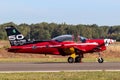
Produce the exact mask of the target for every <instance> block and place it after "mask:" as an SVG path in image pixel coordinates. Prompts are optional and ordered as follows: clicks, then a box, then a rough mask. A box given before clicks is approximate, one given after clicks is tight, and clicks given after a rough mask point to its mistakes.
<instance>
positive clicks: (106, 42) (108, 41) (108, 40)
mask: <svg viewBox="0 0 120 80" xmlns="http://www.w3.org/2000/svg"><path fill="white" fill-rule="evenodd" d="M114 42H116V40H113V39H104V43H105V45H106V46H108V45H109V44H112V43H114Z"/></svg>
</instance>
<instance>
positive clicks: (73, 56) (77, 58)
mask: <svg viewBox="0 0 120 80" xmlns="http://www.w3.org/2000/svg"><path fill="white" fill-rule="evenodd" d="M70 51H71V52H72V54H71V56H70V57H68V62H69V63H80V62H81V56H80V55H79V56H76V53H75V50H74V48H70Z"/></svg>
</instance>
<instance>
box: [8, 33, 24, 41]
mask: <svg viewBox="0 0 120 80" xmlns="http://www.w3.org/2000/svg"><path fill="white" fill-rule="evenodd" d="M23 38H24V36H23V35H22V34H19V35H16V36H15V35H12V36H9V40H16V39H17V40H21V39H23Z"/></svg>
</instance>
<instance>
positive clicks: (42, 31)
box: [0, 22, 120, 41]
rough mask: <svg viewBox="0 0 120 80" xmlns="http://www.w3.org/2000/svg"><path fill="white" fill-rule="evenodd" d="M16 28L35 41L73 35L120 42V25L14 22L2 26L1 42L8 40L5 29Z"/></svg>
mask: <svg viewBox="0 0 120 80" xmlns="http://www.w3.org/2000/svg"><path fill="white" fill-rule="evenodd" d="M8 26H15V27H16V28H17V29H18V30H19V31H20V32H21V33H22V34H23V35H24V36H26V38H28V39H35V40H50V39H51V38H53V37H56V36H59V35H63V34H72V35H75V36H77V35H80V36H84V37H86V38H94V39H95V38H113V39H116V40H118V41H120V25H118V26H98V25H96V24H91V25H84V24H78V25H72V24H66V23H61V24H57V23H47V22H42V23H36V24H30V25H29V24H26V23H23V24H19V25H17V24H15V23H13V22H9V23H4V24H0V40H7V39H8V38H7V35H6V32H5V27H8Z"/></svg>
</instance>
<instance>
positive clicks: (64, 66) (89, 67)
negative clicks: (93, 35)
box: [0, 62, 120, 72]
mask: <svg viewBox="0 0 120 80" xmlns="http://www.w3.org/2000/svg"><path fill="white" fill-rule="evenodd" d="M99 70H101V71H103V70H112V71H120V62H104V63H97V62H95V63H94V62H91V63H88V62H85V63H72V64H71V63H62V62H59V63H53V62H44V63H42V62H41V63H0V72H4V71H5V72H7V71H8V72H9V71H11V72H12V71H13V72H17V71H18V72H19V71H21V72H22V71H23V72H55V71H99Z"/></svg>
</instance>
